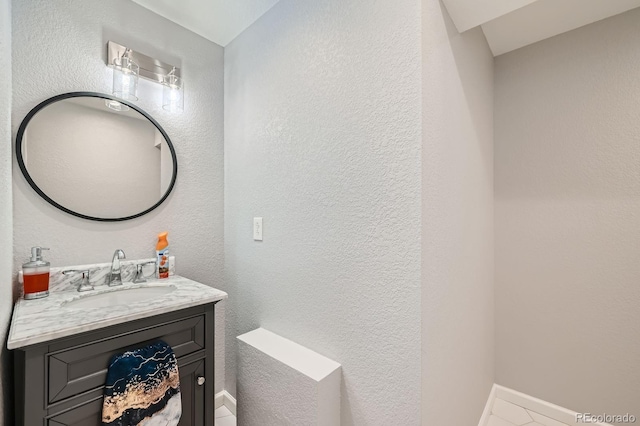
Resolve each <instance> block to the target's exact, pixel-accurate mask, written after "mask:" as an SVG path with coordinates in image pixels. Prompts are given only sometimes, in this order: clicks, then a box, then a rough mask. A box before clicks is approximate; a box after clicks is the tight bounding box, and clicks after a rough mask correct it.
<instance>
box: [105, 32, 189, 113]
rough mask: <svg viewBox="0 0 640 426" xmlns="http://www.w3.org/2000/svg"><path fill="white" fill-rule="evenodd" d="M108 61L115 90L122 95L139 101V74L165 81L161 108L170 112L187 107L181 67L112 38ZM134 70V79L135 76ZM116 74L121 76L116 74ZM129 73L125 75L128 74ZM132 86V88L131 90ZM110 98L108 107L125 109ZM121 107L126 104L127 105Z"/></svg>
mask: <svg viewBox="0 0 640 426" xmlns="http://www.w3.org/2000/svg"><path fill="white" fill-rule="evenodd" d="M107 65H108V66H112V67H113V68H114V70H113V94H114V95H115V96H117V97H118V98H120V99H124V100H127V101H137V100H138V97H137V94H136V89H137V86H138V76H140V77H142V78H144V79H147V80H150V81H153V82H155V83H160V84H162V86H163V88H162V108H163V109H165V110H167V111H170V112H182V111H183V109H184V90H183V87H184V86H183V84H184V82H183V80H182V77H181V75H180V68H178V67H176V66H174V65H171V64H167V63H165V62H162V61H160V60H158V59H155V58H152V57H151V56H147V55H144V54H142V53H140V52H136V51H134V50H132V49H130V48H128V47H125V46H122V45H120V44H118V43H114V42H113V41H110V42H108V43H107ZM134 71H135V79H133V75H134ZM116 75H117V76H118V78H116ZM125 77H126V78H125ZM132 88H133V92H132V91H131V90H132ZM125 89H127V90H125ZM116 104H118V102H111V103H110V104H107V107H109V108H111V109H113V110H116V111H122V110H123V109H118V108H119V106H118V105H116ZM120 107H124V108H127V107H126V105H122V104H121V105H120Z"/></svg>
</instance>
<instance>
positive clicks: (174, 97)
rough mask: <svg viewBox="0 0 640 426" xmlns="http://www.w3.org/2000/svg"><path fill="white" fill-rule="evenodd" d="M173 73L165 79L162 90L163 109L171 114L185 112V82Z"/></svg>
mask: <svg viewBox="0 0 640 426" xmlns="http://www.w3.org/2000/svg"><path fill="white" fill-rule="evenodd" d="M173 72H174V71H171V72H170V73H169V74H167V75H166V76H165V77H164V82H163V86H164V87H163V89H162V108H163V109H164V110H166V111H169V112H182V111H183V110H184V82H183V80H182V79H181V78H180V77H177V76H175V75H174V74H173Z"/></svg>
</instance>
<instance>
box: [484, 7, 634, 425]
mask: <svg viewBox="0 0 640 426" xmlns="http://www.w3.org/2000/svg"><path fill="white" fill-rule="evenodd" d="M639 39H640V9H635V10H633V11H629V12H627V13H624V14H622V15H618V16H616V17H613V18H610V19H607V20H604V21H601V22H598V23H595V24H592V25H589V26H586V27H583V28H580V29H577V30H575V31H572V32H569V33H566V34H563V35H560V36H558V37H554V38H552V39H549V40H546V41H542V42H540V43H537V44H535V45H532V46H529V47H526V48H523V49H520V50H518V51H515V52H512V53H509V54H506V55H503V56H500V57H498V58H496V65H495V67H496V75H495V85H496V103H495V105H496V121H495V123H496V127H495V132H496V140H495V143H496V146H495V150H496V157H495V165H496V166H495V184H496V185H495V196H496V212H495V213H496V214H495V219H496V286H497V287H496V294H497V298H496V307H497V310H496V315H497V318H496V324H497V329H496V333H497V334H496V338H497V347H496V348H497V349H496V352H497V353H496V355H497V356H496V360H497V364H496V366H497V382H498V383H500V384H501V385H505V386H508V387H512V388H515V389H517V390H519V391H522V392H525V393H528V394H531V395H534V396H536V397H539V398H542V399H545V400H548V401H551V402H554V403H556V404H559V405H562V406H565V407H567V408H570V409H572V410H576V411H588V412H591V413H598V414H600V413H603V412H606V413H608V414H613V413H626V412H631V413H634V414H635V415H636V416H637V417H640V411H639V410H640V408H639V404H638V401H640V369H639V368H638V365H639V363H640V339H638V336H640V309H639V308H638V307H639V306H640V286H639V285H638V282H639V281H640V262H638V255H639V253H640V101H639V100H640V78H639V73H638V70H640V49H638V40H639Z"/></svg>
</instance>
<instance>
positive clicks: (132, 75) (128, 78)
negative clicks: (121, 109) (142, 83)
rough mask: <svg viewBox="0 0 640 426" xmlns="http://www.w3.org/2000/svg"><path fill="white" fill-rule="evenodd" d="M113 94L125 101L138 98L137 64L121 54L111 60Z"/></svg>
mask: <svg viewBox="0 0 640 426" xmlns="http://www.w3.org/2000/svg"><path fill="white" fill-rule="evenodd" d="M113 65H114V68H113V94H114V96H116V97H118V98H120V99H124V100H127V101H137V100H138V93H137V92H138V71H139V67H138V64H136V63H135V62H133V61H132V60H131V59H130V58H128V57H126V56H122V57H121V58H116V59H114V61H113Z"/></svg>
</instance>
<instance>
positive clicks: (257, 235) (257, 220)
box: [253, 217, 262, 241]
mask: <svg viewBox="0 0 640 426" xmlns="http://www.w3.org/2000/svg"><path fill="white" fill-rule="evenodd" d="M253 239H254V240H255V241H262V218H261V217H254V218H253Z"/></svg>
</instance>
